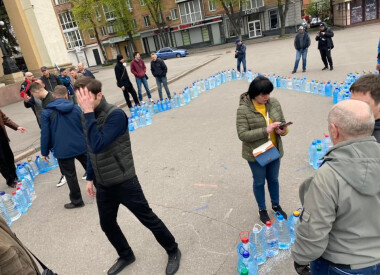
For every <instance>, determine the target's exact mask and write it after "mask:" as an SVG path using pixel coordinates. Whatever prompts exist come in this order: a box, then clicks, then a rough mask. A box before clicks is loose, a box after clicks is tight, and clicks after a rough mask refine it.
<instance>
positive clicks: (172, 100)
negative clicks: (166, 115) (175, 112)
mask: <svg viewBox="0 0 380 275" xmlns="http://www.w3.org/2000/svg"><path fill="white" fill-rule="evenodd" d="M169 103H170V109H174V108H175V102H174V99H173V98H172V99H170V101H169Z"/></svg>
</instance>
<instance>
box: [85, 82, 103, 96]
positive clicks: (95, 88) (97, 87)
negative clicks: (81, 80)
mask: <svg viewBox="0 0 380 275" xmlns="http://www.w3.org/2000/svg"><path fill="white" fill-rule="evenodd" d="M86 87H87V89H88V91H89V92H91V93H92V94H94V95H97V94H98V93H100V92H101V91H102V82H100V81H99V80H97V79H92V78H90V82H88V84H87V85H86Z"/></svg>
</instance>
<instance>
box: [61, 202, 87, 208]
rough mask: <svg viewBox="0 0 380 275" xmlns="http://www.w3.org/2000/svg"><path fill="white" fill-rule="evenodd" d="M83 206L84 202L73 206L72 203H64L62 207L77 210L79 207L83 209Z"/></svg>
mask: <svg viewBox="0 0 380 275" xmlns="http://www.w3.org/2000/svg"><path fill="white" fill-rule="evenodd" d="M83 206H84V202H81V203H78V204H73V203H72V202H70V203H66V204H65V205H64V207H65V208H66V209H74V208H79V207H83Z"/></svg>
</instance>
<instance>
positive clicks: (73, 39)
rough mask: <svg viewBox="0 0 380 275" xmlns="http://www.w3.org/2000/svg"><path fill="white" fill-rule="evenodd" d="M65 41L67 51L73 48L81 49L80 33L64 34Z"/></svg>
mask: <svg viewBox="0 0 380 275" xmlns="http://www.w3.org/2000/svg"><path fill="white" fill-rule="evenodd" d="M64 35H65V39H66V43H67V47H68V48H69V49H73V48H74V47H82V46H83V40H82V37H81V35H80V32H79V31H78V30H76V31H71V32H65V33H64Z"/></svg>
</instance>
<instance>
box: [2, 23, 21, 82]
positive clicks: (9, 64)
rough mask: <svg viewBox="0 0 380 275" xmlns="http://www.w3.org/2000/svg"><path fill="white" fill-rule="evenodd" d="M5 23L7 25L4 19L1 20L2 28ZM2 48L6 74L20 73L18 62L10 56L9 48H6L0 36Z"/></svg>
mask: <svg viewBox="0 0 380 275" xmlns="http://www.w3.org/2000/svg"><path fill="white" fill-rule="evenodd" d="M4 25H5V23H4V21H0V28H3V26H4ZM0 48H1V52H2V53H3V70H4V75H7V74H13V73H18V72H19V71H20V70H19V68H18V67H17V66H16V63H15V62H14V60H13V59H12V58H10V57H9V56H8V53H7V50H6V49H5V47H4V44H3V41H2V39H1V38H0Z"/></svg>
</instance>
